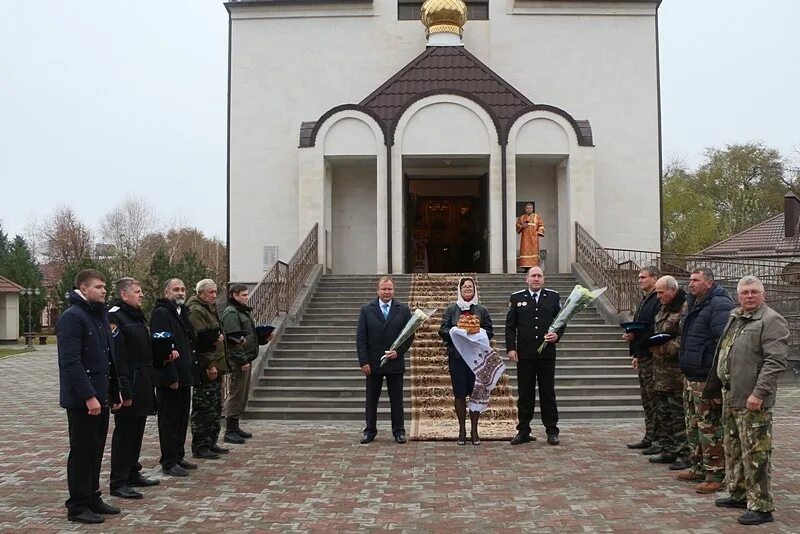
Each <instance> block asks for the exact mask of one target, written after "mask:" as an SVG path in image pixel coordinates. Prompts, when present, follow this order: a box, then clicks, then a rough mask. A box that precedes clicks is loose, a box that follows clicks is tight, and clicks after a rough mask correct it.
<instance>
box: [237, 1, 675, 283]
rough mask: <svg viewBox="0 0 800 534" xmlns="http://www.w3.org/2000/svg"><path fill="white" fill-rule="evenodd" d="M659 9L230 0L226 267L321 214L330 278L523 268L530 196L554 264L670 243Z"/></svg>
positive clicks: (255, 270)
mask: <svg viewBox="0 0 800 534" xmlns="http://www.w3.org/2000/svg"><path fill="white" fill-rule="evenodd" d="M659 3H660V2H659V1H657V0H620V1H614V0H484V1H467V2H466V3H465V2H462V0H428V1H427V2H424V3H423V2H419V1H416V2H415V1H407V0H240V1H237V2H230V3H227V4H225V5H226V8H227V10H228V12H229V15H230V30H229V32H230V34H229V37H230V43H229V47H230V50H229V56H230V59H229V61H230V63H229V97H228V98H229V102H228V106H229V114H228V121H229V124H228V151H229V157H228V245H229V254H230V279H231V280H232V281H240V282H245V283H254V282H258V281H259V280H260V279H261V277H262V275H263V272H264V269H266V268H267V267H268V266H269V265H268V264H269V263H271V261H273V260H275V259H280V260H283V261H286V260H288V259H289V257H290V256H291V255H292V254H293V253H294V251H295V250H296V248H297V246H298V245H299V243H300V242H301V241H302V240H303V239H304V237H305V236H306V235H307V234H308V232H309V231H310V230H311V229H312V228H313V227H314V225H315V224H318V232H319V236H318V237H319V255H320V256H319V257H320V262H321V263H324V266H325V268H326V271H327V272H331V273H334V274H354V273H362V274H376V273H405V272H415V271H420V270H430V272H462V271H477V272H491V273H503V272H515V270H516V256H517V236H516V232H515V226H514V222H515V218H516V217H517V216H518V215H520V213H521V212H522V206H524V203H525V202H534V203H535V209H536V212H537V213H538V214H539V215H540V216H541V217H542V219H543V221H544V224H545V234H544V237H543V238H542V240H541V248H543V249H546V251H547V258H546V260H545V266H546V270H547V271H549V272H567V271H569V270H570V266H571V263H572V262H573V261H574V257H575V225H576V223H579V224H580V225H581V226H582V227H584V228H585V229H586V230H588V231H589V232H590V233H591V234H592V235H594V236H595V238H597V240H598V241H599V242H600V243H601V244H603V245H604V246H606V247H612V248H613V247H618V248H627V249H643V250H658V249H659V247H660V228H661V225H660V209H661V208H660V116H659V109H660V106H659V71H658V18H657V11H658V6H659ZM420 250H422V251H423V252H422V253H421V252H420ZM423 256H424V258H423ZM422 260H424V261H422Z"/></svg>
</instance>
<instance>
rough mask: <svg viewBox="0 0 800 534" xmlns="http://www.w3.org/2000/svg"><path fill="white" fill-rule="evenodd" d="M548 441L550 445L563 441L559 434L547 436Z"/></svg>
mask: <svg viewBox="0 0 800 534" xmlns="http://www.w3.org/2000/svg"><path fill="white" fill-rule="evenodd" d="M547 443H548V444H549V445H558V444H559V443H561V441H560V440H559V439H558V434H550V435H548V436H547Z"/></svg>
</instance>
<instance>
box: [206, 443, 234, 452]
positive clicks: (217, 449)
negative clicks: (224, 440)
mask: <svg viewBox="0 0 800 534" xmlns="http://www.w3.org/2000/svg"><path fill="white" fill-rule="evenodd" d="M208 450H210V451H211V452H214V453H217V454H228V453H229V452H231V450H230V449H225V448H223V447H220V446H219V445H217V444H216V443H215V444H214V445H212V446H210V447H209V448H208Z"/></svg>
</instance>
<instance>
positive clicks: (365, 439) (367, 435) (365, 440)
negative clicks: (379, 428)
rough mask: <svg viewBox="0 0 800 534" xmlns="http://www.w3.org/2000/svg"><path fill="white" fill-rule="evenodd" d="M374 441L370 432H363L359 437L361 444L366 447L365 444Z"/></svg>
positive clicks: (373, 435)
mask: <svg viewBox="0 0 800 534" xmlns="http://www.w3.org/2000/svg"><path fill="white" fill-rule="evenodd" d="M374 439H375V434H373V433H372V432H364V435H363V436H361V444H362V445H366V444H367V443H372V441H373V440H374Z"/></svg>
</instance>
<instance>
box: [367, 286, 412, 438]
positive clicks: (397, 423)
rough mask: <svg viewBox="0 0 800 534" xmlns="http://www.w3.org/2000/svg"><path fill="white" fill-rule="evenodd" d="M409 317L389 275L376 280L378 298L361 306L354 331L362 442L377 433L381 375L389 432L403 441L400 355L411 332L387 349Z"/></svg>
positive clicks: (402, 364)
mask: <svg viewBox="0 0 800 534" xmlns="http://www.w3.org/2000/svg"><path fill="white" fill-rule="evenodd" d="M409 319H411V310H410V309H409V308H408V306H406V305H405V304H402V303H400V302H398V301H396V300H394V281H393V280H392V279H391V278H390V277H388V276H384V277H383V278H381V279H380V280H378V298H377V299H375V300H373V301H372V302H370V303H369V304H365V305H364V306H362V307H361V314H360V315H359V317H358V330H357V332H356V350H357V352H358V365H359V366H360V367H361V371H362V372H363V373H364V376H365V377H366V378H367V400H366V409H365V412H366V414H365V419H366V427H365V428H364V436H363V437H362V438H361V443H362V444H366V443H369V442H371V441H372V440H374V439H375V435H376V434H377V433H378V428H377V423H378V400H379V399H380V397H381V390H382V389H383V377H384V376H385V377H386V389H388V390H389V402H390V404H391V407H392V434H393V435H394V439H395V441H396V442H397V443H405V442H406V429H405V426H404V422H403V421H404V416H405V414H404V408H403V373H404V372H405V370H406V364H405V360H404V358H403V356H404V355H405V353H406V351H407V350H408V348H409V347H410V346H411V342H412V341H413V340H414V336H413V335H412V336H411V337H410V338H409V339H408V340H407V341H406V342H405V343H403V344H402V345H401V346H400V347H398V348H397V350H392V351H390V350H389V347H390V346H391V345H392V343H394V340H395V339H397V336H398V335H400V332H401V331H402V330H403V327H405V325H406V323H408V321H409ZM384 354H385V355H386V356H387V357H388V358H389V359H388V361H387V362H386V363H385V364H384V365H383V367H381V365H380V361H381V358H382V357H383V355H384Z"/></svg>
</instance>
